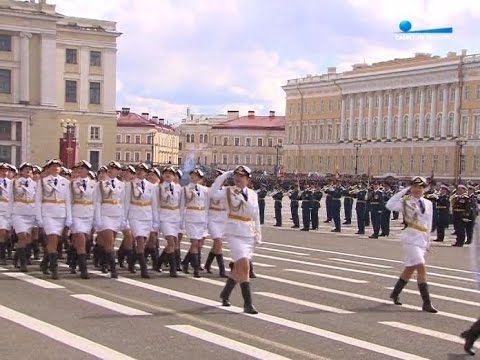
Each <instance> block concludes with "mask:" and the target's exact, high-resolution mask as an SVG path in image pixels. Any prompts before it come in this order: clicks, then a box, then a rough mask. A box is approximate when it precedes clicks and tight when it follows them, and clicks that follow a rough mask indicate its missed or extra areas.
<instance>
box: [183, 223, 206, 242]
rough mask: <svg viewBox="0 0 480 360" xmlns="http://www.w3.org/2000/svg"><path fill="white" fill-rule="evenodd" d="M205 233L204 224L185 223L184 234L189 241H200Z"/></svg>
mask: <svg viewBox="0 0 480 360" xmlns="http://www.w3.org/2000/svg"><path fill="white" fill-rule="evenodd" d="M205 231H206V226H205V224H204V223H185V232H186V234H187V236H188V238H189V239H193V240H201V239H203V237H204V236H205Z"/></svg>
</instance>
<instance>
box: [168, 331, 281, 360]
mask: <svg viewBox="0 0 480 360" xmlns="http://www.w3.org/2000/svg"><path fill="white" fill-rule="evenodd" d="M165 327H166V328H169V329H171V330H175V331H178V332H181V333H183V334H185V335H189V336H192V337H195V338H197V339H200V340H203V341H207V342H209V343H212V344H215V345H217V346H221V347H224V348H227V349H229V350H233V351H236V352H239V353H242V354H245V355H248V356H251V357H252V358H254V359H261V360H263V359H269V360H289V358H286V357H284V356H281V355H277V354H274V353H272V352H269V351H266V350H262V349H259V348H257V347H254V346H251V345H247V344H244V343H241V342H239V341H235V340H232V339H229V338H226V337H224V336H220V335H217V334H215V333H212V332H210V331H206V330H203V329H200V328H197V327H195V326H191V325H167V326H165Z"/></svg>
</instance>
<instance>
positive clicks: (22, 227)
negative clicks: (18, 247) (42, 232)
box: [12, 215, 37, 234]
mask: <svg viewBox="0 0 480 360" xmlns="http://www.w3.org/2000/svg"><path fill="white" fill-rule="evenodd" d="M12 224H13V229H14V230H15V232H16V233H17V234H21V233H27V234H30V233H31V232H32V229H33V227H34V226H36V225H37V219H36V217H35V215H12Z"/></svg>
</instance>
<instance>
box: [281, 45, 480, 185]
mask: <svg viewBox="0 0 480 360" xmlns="http://www.w3.org/2000/svg"><path fill="white" fill-rule="evenodd" d="M283 89H284V90H285V92H286V131H287V139H286V143H285V146H284V151H285V168H286V171H295V170H297V171H300V172H309V171H317V172H320V173H334V172H335V171H336V170H337V169H338V170H339V171H340V173H345V174H355V169H356V168H357V173H358V174H366V173H370V174H371V175H372V176H388V175H392V176H398V177H409V176H413V175H414V174H421V175H426V176H430V175H431V174H432V173H433V174H434V175H435V177H436V178H438V179H444V180H457V179H459V178H464V179H474V178H476V179H478V178H479V177H480V147H479V145H480V55H467V52H466V51H465V50H464V51H462V53H460V54H456V53H454V52H450V53H448V54H447V56H445V57H440V56H432V55H431V54H424V53H417V54H415V56H413V57H411V58H407V59H394V60H390V61H385V62H380V63H374V64H371V65H368V64H356V65H353V69H352V70H351V71H346V72H343V73H337V72H336V69H335V68H329V69H328V72H327V73H326V74H323V75H320V76H307V77H306V78H302V79H294V80H289V81H288V82H287V85H285V86H284V87H283Z"/></svg>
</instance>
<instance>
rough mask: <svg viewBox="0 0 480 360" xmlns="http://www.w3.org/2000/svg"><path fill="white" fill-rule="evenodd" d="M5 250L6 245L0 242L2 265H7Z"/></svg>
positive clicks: (0, 260) (0, 263)
mask: <svg viewBox="0 0 480 360" xmlns="http://www.w3.org/2000/svg"><path fill="white" fill-rule="evenodd" d="M5 249H6V245H5V243H4V242H0V265H7V260H5Z"/></svg>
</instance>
